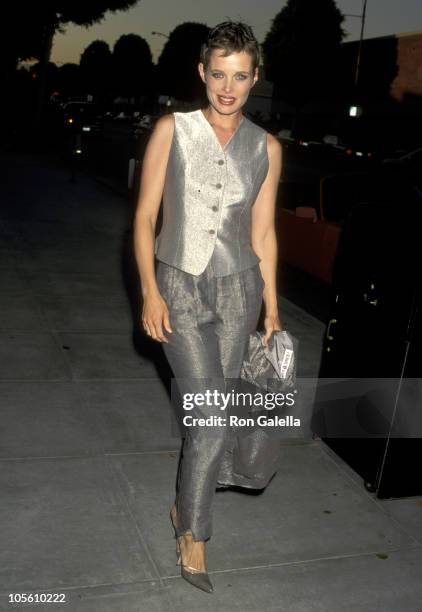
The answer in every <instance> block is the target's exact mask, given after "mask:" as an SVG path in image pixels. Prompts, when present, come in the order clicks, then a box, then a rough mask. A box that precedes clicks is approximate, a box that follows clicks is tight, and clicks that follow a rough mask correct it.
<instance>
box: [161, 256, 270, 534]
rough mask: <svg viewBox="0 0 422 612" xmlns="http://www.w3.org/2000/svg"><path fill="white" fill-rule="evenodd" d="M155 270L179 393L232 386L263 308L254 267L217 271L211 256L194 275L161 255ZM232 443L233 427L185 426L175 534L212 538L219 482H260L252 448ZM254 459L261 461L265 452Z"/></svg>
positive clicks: (215, 412)
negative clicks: (189, 532) (240, 451)
mask: <svg viewBox="0 0 422 612" xmlns="http://www.w3.org/2000/svg"><path fill="white" fill-rule="evenodd" d="M156 276H157V283H158V287H159V290H160V293H161V295H162V296H163V298H164V299H165V301H166V303H167V306H168V308H169V313H170V322H171V325H172V329H173V333H166V337H167V338H168V341H169V342H168V344H166V343H163V350H164V352H165V355H166V357H167V359H168V362H169V364H170V366H171V369H172V370H173V374H174V377H175V379H176V381H177V386H178V388H179V391H180V394H181V396H182V397H183V396H184V394H185V393H205V392H206V391H207V390H209V391H211V392H213V391H214V390H215V391H218V392H220V393H228V392H230V390H231V389H232V383H233V380H234V379H237V380H238V379H239V374H240V369H241V366H242V362H243V358H244V355H245V352H246V350H247V347H248V342H249V335H250V334H251V333H252V332H254V331H255V330H256V326H257V322H258V318H259V314H260V311H261V306H262V292H263V288H264V281H263V278H262V275H261V272H260V268H259V265H255V266H253V267H250V268H248V269H246V270H242V271H241V272H236V273H234V274H230V275H227V276H222V277H219V276H216V275H215V270H214V268H213V266H212V262H210V263H209V264H208V265H207V267H206V268H205V270H204V272H203V273H202V274H200V275H198V276H194V275H192V274H189V273H187V272H184V271H182V270H179V269H178V268H175V267H173V266H169V265H167V264H165V263H163V262H161V261H159V262H158V264H157V271H156ZM183 414H190V415H192V417H210V416H215V417H218V416H222V415H223V416H224V414H225V412H224V411H222V410H221V406H218V405H217V404H216V403H214V404H212V405H205V406H201V407H196V408H195V409H193V410H189V411H188V412H187V411H186V410H184V409H182V410H181V412H180V414H179V415H178V416H179V417H180V418H182V415H183ZM235 445H236V441H235V432H234V430H233V429H232V428H231V427H230V426H215V427H204V426H195V427H186V428H185V437H184V443H183V449H182V460H181V463H180V468H179V474H178V482H177V497H176V506H177V512H178V521H179V526H178V530H177V533H178V535H180V534H182V533H184V532H185V531H186V530H187V529H191V530H192V533H193V537H194V539H195V540H206V539H208V538H209V537H210V536H211V533H212V518H211V507H212V501H213V497H214V494H215V489H216V486H218V484H219V483H221V484H224V485H227V484H243V485H245V486H249V487H254V486H258V488H259V487H261V486H264V485H262V478H261V465H260V466H259V474H258V478H257V479H256V480H254V477H253V465H254V462H253V458H254V456H256V452H255V451H256V449H253V448H252V449H250V450H251V451H252V452H251V453H250V454H248V456H243V457H242V456H239V455H236V453H235V452H233V449H234V448H235ZM241 448H242V449H244V448H245V446H244V445H242V447H241ZM258 450H259V449H258ZM258 459H259V461H260V462H261V460H264V461H265V457H262V454H261V456H260V457H258ZM243 467H244V468H245V469H244V470H243ZM234 470H235V471H234Z"/></svg>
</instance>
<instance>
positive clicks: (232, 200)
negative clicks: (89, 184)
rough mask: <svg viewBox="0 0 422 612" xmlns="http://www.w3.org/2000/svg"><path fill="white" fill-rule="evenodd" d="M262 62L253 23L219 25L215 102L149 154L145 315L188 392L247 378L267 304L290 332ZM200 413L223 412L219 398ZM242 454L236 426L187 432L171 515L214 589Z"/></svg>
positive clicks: (168, 128) (171, 119)
mask: <svg viewBox="0 0 422 612" xmlns="http://www.w3.org/2000/svg"><path fill="white" fill-rule="evenodd" d="M258 65H259V45H258V42H257V41H256V39H255V37H254V35H253V33H252V30H251V28H250V27H249V26H247V25H245V24H242V23H235V22H231V21H228V22H224V23H221V24H219V25H217V26H216V27H215V28H214V29H212V30H211V31H210V33H209V37H208V42H207V44H206V45H203V46H202V49H201V58H200V62H199V65H198V69H199V74H200V77H201V79H202V81H203V82H204V84H205V87H206V93H207V98H208V102H209V104H208V107H207V108H206V109H199V110H196V111H191V112H184V113H179V112H176V113H171V114H168V115H165V116H163V117H161V118H160V119H159V120H158V121H157V123H156V126H155V129H154V131H153V133H152V135H151V137H150V140H149V143H148V146H147V148H146V152H145V156H144V160H143V168H142V177H141V189H140V195H139V202H138V206H137V210H136V214H135V226H134V228H135V238H134V239H135V255H136V260H137V263H138V268H139V273H140V277H141V285H142V294H143V300H144V303H143V312H142V322H143V327H144V329H145V332H146V333H147V334H148V336H150V337H151V338H153V339H154V340H157V341H158V342H162V343H163V349H164V352H165V355H166V357H167V359H168V361H169V364H170V366H171V368H172V370H173V374H174V375H175V378H176V380H177V384H178V387H179V390H180V393H181V395H182V397H186V396H185V394H187V393H198V392H205V390H206V389H208V390H212V392H214V391H218V392H220V393H223V392H224V391H225V390H226V389H227V386H226V381H227V380H228V379H237V378H238V377H239V374H240V368H241V364H242V360H243V356H244V353H245V351H246V348H247V346H248V339H249V334H250V333H253V332H254V331H256V325H257V322H258V317H259V314H260V310H261V306H262V300H263V301H264V303H265V321H264V325H265V339H264V342H265V343H266V342H268V339H269V337H270V336H271V334H272V333H273V331H274V330H281V329H282V325H281V322H280V319H279V314H278V306H277V292H276V261H277V243H276V236H275V227H274V211H275V201H276V194H277V188H278V184H279V180H280V173H281V157H282V155H281V146H280V144H279V142H278V140H277V139H276V138H274V137H273V136H272V135H271V134H269V133H267V132H266V131H265V130H263V129H262V128H261V127H259V126H257V125H255V124H254V123H253V122H251V121H250V120H249V119H247V118H246V117H245V116H244V115H243V114H242V107H243V106H244V104H245V102H246V100H247V99H248V96H249V92H250V90H251V88H252V87H253V85H254V84H255V83H256V81H257V79H258ZM161 198H163V226H162V229H161V232H160V235H159V236H158V238H157V239H156V240H155V226H156V220H157V216H158V211H159V207H160V203H161ZM154 254H155V255H156V257H157V259H158V265H157V271H156V273H155V270H154ZM190 397H193V396H192V395H191V396H190ZM213 397H215V396H213ZM196 410H197V412H196V414H197V415H199V416H210V415H211V416H215V417H217V416H218V415H220V416H221V406H220V405H217V403H215V404H212V405H206V406H205V407H204V406H201V408H199V407H197V408H196ZM233 454H234V453H233V434H232V431H231V429H230V428H229V427H226V426H221V425H220V426H214V427H204V426H200V425H198V426H194V427H188V428H187V431H186V433H185V435H184V444H183V454H182V461H181V463H180V466H179V474H178V479H177V494H176V501H175V503H174V505H173V507H172V509H171V513H170V514H171V520H172V523H173V526H174V529H175V534H176V550H177V554H178V563H179V564H181V571H182V576H183V577H184V578H185V579H186V580H188V581H189V582H191V583H192V584H194V585H195V586H197V587H199V588H201V589H203V590H205V591H207V592H211V591H212V590H213V587H212V584H211V581H210V579H209V576H208V574H207V571H206V565H205V542H206V540H208V539H209V538H210V536H211V504H212V500H213V496H214V493H215V489H216V487H217V486H223V487H228V486H230V485H233V484H238V481H236V478H235V476H234V469H233ZM251 486H252V487H253V482H252V484H251Z"/></svg>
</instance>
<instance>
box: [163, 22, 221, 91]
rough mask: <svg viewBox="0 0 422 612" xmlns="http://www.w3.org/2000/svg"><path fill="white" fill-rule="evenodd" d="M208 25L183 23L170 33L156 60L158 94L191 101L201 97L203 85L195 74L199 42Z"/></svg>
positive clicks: (201, 41)
mask: <svg viewBox="0 0 422 612" xmlns="http://www.w3.org/2000/svg"><path fill="white" fill-rule="evenodd" d="M208 32H209V28H208V26H206V25H204V24H202V23H192V22H185V23H182V24H180V25H178V26H177V27H176V28H175V29H174V30H173V31H172V32H171V33H170V36H169V38H168V41H167V42H166V44H165V46H164V49H163V51H162V52H161V55H160V57H159V59H158V64H157V68H158V86H159V89H160V93H161V94H167V95H171V96H174V97H175V98H176V99H177V100H184V101H187V102H192V101H194V100H198V99H202V98H203V97H204V84H203V83H202V81H201V78H200V76H199V73H198V62H199V53H200V49H201V44H202V43H204V42H206V41H207V37H208Z"/></svg>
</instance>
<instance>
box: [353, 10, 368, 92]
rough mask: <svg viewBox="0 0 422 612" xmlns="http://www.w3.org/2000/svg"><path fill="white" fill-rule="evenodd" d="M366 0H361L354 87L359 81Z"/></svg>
mask: <svg viewBox="0 0 422 612" xmlns="http://www.w3.org/2000/svg"><path fill="white" fill-rule="evenodd" d="M367 1H368V0H363V11H362V16H361V27H360V38H359V50H358V57H357V60H356V71H355V88H357V86H358V81H359V70H360V60H361V57H362V41H363V33H364V30H365V19H366V4H367Z"/></svg>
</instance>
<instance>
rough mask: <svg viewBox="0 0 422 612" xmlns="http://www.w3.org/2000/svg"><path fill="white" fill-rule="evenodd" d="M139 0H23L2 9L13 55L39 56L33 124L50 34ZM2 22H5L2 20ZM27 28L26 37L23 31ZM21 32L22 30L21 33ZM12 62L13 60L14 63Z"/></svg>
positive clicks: (40, 97) (88, 22)
mask: <svg viewBox="0 0 422 612" xmlns="http://www.w3.org/2000/svg"><path fill="white" fill-rule="evenodd" d="M138 1H139V0H89V1H87V0H45V1H44V2H33V0H31V1H30V0H23V1H22V2H20V3H16V6H15V7H13V6H12V7H11V8H10V7H8V8H6V9H2V11H3V12H4V14H5V15H6V19H7V26H8V28H9V29H10V31H12V32H14V34H16V38H17V42H16V43H14V46H15V48H16V50H15V53H17V57H16V60H17V59H24V57H23V56H26V57H28V53H29V54H30V55H32V56H33V57H36V58H37V59H39V60H40V73H39V88H38V104H37V110H36V117H35V125H36V126H38V125H39V121H40V117H41V108H42V103H43V100H44V92H45V79H46V68H47V64H48V62H49V60H50V55H51V48H52V43H53V37H54V34H55V32H56V31H62V28H63V27H64V26H65V25H66V24H68V23H74V24H76V25H81V26H86V27H88V26H90V25H93V24H94V23H97V22H98V21H101V20H102V19H103V17H104V15H105V14H106V12H107V11H111V12H117V11H122V10H127V9H129V8H131V7H132V6H134V5H135V4H137V3H138ZM3 23H6V22H5V21H4V20H3ZM27 31H30V35H29V40H28V41H27V42H25V34H26V32H27ZM32 31H33V32H32ZM22 32H23V34H22ZM15 65H16V63H15Z"/></svg>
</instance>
